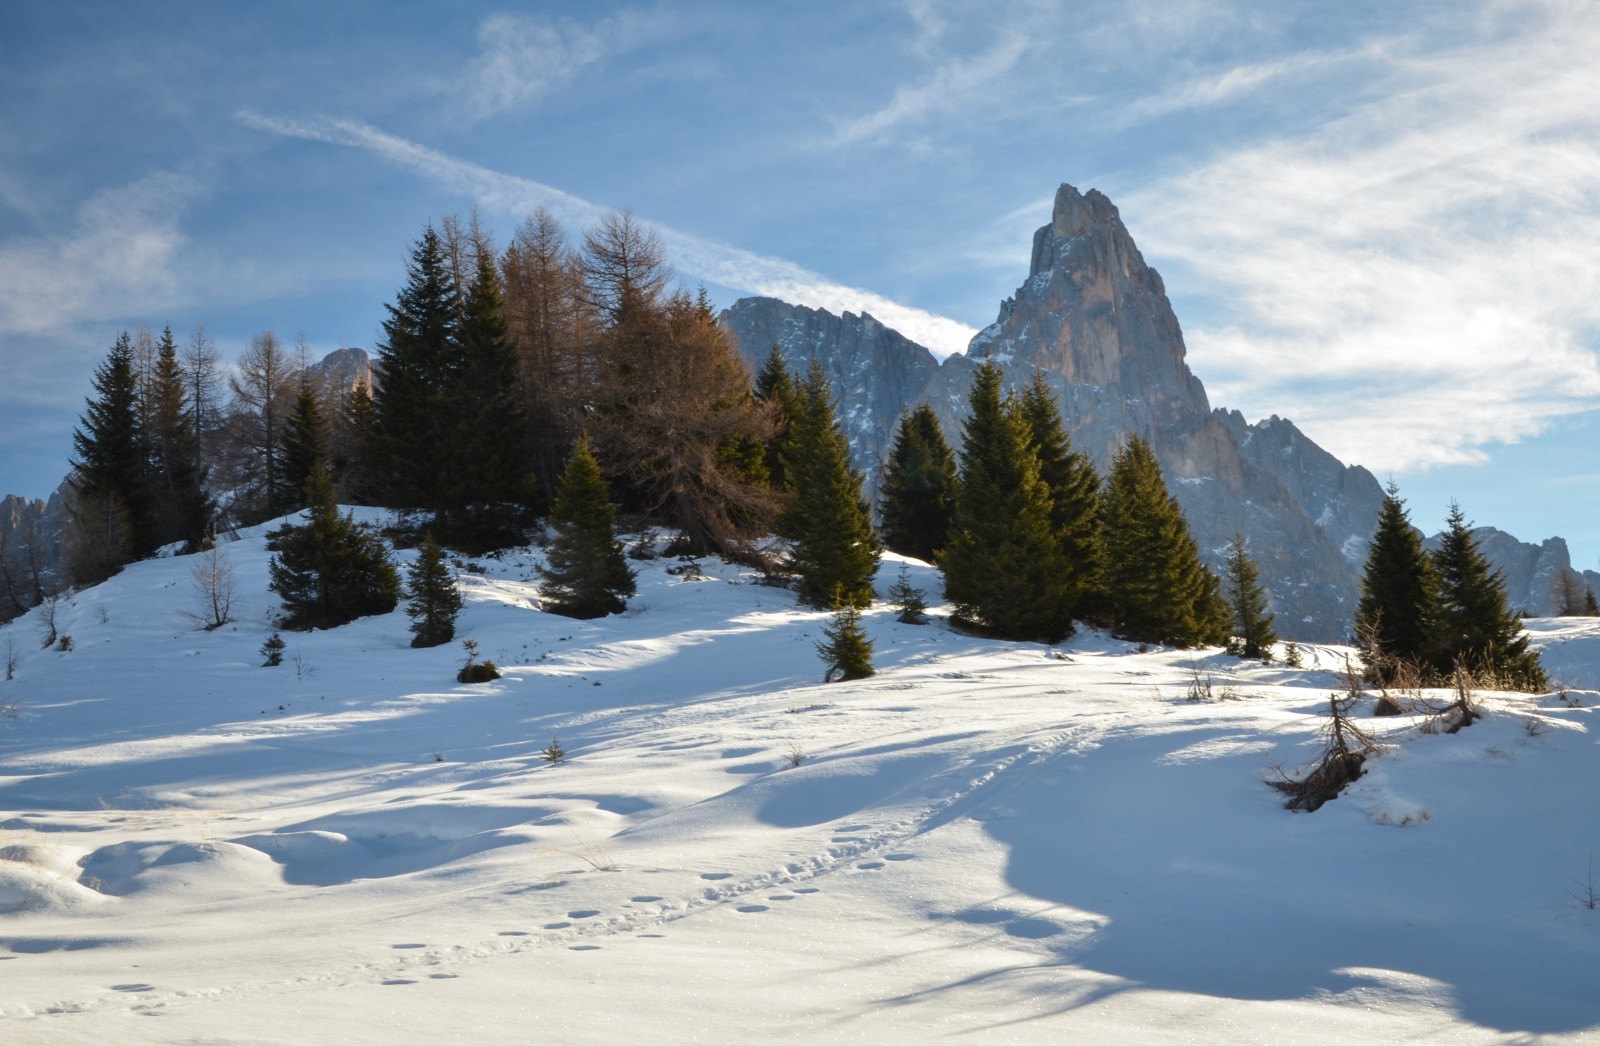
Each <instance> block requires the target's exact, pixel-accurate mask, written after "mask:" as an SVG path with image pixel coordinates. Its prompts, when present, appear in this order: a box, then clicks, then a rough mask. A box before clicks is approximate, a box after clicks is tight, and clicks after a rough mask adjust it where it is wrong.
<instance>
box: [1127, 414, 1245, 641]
mask: <svg viewBox="0 0 1600 1046" xmlns="http://www.w3.org/2000/svg"><path fill="white" fill-rule="evenodd" d="M1102 512H1103V519H1104V522H1105V535H1106V573H1105V577H1106V592H1107V597H1106V598H1107V601H1108V604H1109V609H1110V613H1111V616H1112V620H1113V621H1114V623H1115V627H1116V629H1117V631H1118V632H1119V633H1120V634H1121V635H1123V636H1124V637H1126V638H1128V639H1132V640H1136V641H1138V642H1143V643H1171V644H1175V645H1177V646H1199V645H1202V644H1207V643H1222V642H1225V641H1226V640H1227V637H1228V632H1229V624H1228V608H1227V603H1226V602H1225V601H1224V600H1223V599H1222V595H1221V586H1220V583H1219V582H1218V581H1217V578H1216V575H1214V574H1212V573H1211V571H1209V570H1207V569H1206V568H1205V566H1204V565H1203V564H1201V562H1200V550H1199V548H1198V547H1197V546H1196V545H1195V543H1194V538H1193V537H1191V536H1190V534H1189V524H1188V521H1187V520H1186V519H1184V515H1183V510H1182V509H1181V508H1179V506H1178V502H1177V500H1176V499H1175V498H1173V497H1172V495H1171V494H1169V493H1168V492H1167V486H1166V480H1165V479H1164V478H1163V477H1162V474H1161V466H1160V465H1159V464H1158V463H1157V462H1156V458H1155V454H1154V453H1153V452H1152V451H1151V449H1150V445H1149V444H1148V443H1146V442H1145V441H1144V440H1143V439H1142V438H1140V437H1139V436H1130V437H1129V438H1128V442H1127V443H1126V444H1125V445H1124V446H1123V448H1122V449H1121V450H1120V451H1118V453H1117V456H1116V458H1115V459H1114V460H1113V461H1112V464H1111V475H1110V477H1109V478H1108V480H1107V483H1106V489H1105V495H1104V501H1103V508H1102Z"/></svg>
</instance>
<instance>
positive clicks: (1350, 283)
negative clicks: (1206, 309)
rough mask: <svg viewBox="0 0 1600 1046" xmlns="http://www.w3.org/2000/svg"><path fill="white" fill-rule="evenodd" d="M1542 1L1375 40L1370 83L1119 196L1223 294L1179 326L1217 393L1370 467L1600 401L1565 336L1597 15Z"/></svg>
mask: <svg viewBox="0 0 1600 1046" xmlns="http://www.w3.org/2000/svg"><path fill="white" fill-rule="evenodd" d="M1544 13H1546V14H1548V16H1549V17H1548V18H1541V19H1538V20H1537V22H1536V24H1532V25H1525V26H1524V27H1522V28H1520V29H1519V30H1517V31H1514V32H1507V33H1505V35H1499V36H1494V37H1492V38H1490V39H1487V40H1482V41H1479V42H1476V43H1474V44H1471V45H1465V46H1460V47H1457V48H1454V49H1451V50H1437V51H1433V52H1418V51H1415V50H1413V51H1411V52H1410V53H1405V52H1403V51H1402V50H1401V49H1400V48H1398V47H1396V48H1393V49H1390V50H1387V51H1384V52H1382V53H1384V54H1385V59H1384V60H1385V64H1386V68H1387V75H1388V76H1389V77H1390V78H1392V80H1393V82H1394V83H1395V84H1396V85H1397V87H1396V89H1394V90H1390V91H1388V92H1387V93H1386V94H1385V95H1384V96H1383V97H1382V98H1380V99H1378V100H1376V101H1372V102H1369V103H1367V104H1364V105H1361V106H1359V107H1355V108H1353V109H1351V110H1350V111H1349V112H1347V113H1346V114H1345V115H1343V116H1342V117H1340V118H1339V119H1337V120H1334V121H1332V122H1330V123H1327V124H1325V125H1323V126H1320V127H1315V128H1312V129H1310V130H1309V131H1306V132H1305V133H1302V134H1300V135H1299V136H1297V137H1281V138H1276V139H1272V140H1268V141H1265V142H1262V143H1259V144H1256V145H1253V146H1251V147H1249V148H1245V149H1241V150H1238V151H1235V152H1231V153H1227V154H1225V155H1221V156H1218V157H1216V158H1214V159H1212V160H1211V161H1210V162H1207V163H1205V164H1203V165H1201V166H1199V167H1197V168H1195V169H1193V170H1190V171H1188V172H1186V173H1183V174H1181V175H1177V176H1175V177H1172V178H1169V179H1166V180H1164V181H1161V182H1159V183H1157V184H1154V185H1151V186H1149V187H1147V188H1145V189H1144V190H1142V191H1140V192H1139V193H1137V194H1135V195H1134V196H1132V197H1128V198H1126V199H1125V200H1124V201H1123V210H1124V212H1125V213H1130V214H1137V215H1139V217H1138V219H1137V221H1136V224H1137V227H1138V228H1137V232H1138V234H1139V236H1140V240H1141V243H1142V244H1143V246H1144V248H1145V250H1146V251H1147V252H1148V253H1150V254H1151V255H1153V256H1156V257H1158V258H1159V257H1166V258H1176V259H1180V260H1182V261H1183V262H1185V263H1187V264H1188V266H1189V267H1190V270H1189V273H1187V274H1186V275H1185V277H1184V278H1185V281H1186V282H1187V283H1189V284H1192V286H1193V289H1194V290H1196V291H1198V292H1199V294H1200V295H1202V296H1204V297H1206V298H1208V299H1210V300H1211V301H1212V302H1219V303H1226V305H1225V306H1224V308H1223V311H1224V312H1225V313H1226V316H1225V317H1224V318H1223V319H1222V320H1221V321H1220V322H1217V321H1212V322H1202V323H1198V324H1197V323H1194V322H1193V321H1191V322H1190V323H1189V324H1188V327H1189V331H1190V344H1191V347H1192V349H1193V354H1194V359H1195V362H1196V365H1197V369H1199V370H1200V371H1201V372H1202V376H1203V377H1205V378H1206V379H1207V380H1208V383H1209V384H1210V386H1211V389H1212V391H1213V399H1214V400H1216V401H1218V402H1222V403H1227V404H1229V405H1230V406H1239V407H1242V408H1245V409H1247V410H1250V411H1252V412H1256V413H1261V414H1264V413H1267V412H1273V413H1278V414H1283V415H1287V416H1290V417H1293V418H1294V419H1295V420H1296V422H1297V423H1300V424H1301V425H1302V427H1304V428H1305V429H1306V430H1307V431H1308V433H1310V434H1311V435H1312V436H1313V437H1314V438H1315V439H1317V440H1318V441H1319V442H1321V443H1323V444H1324V445H1325V446H1327V447H1328V448H1329V449H1330V450H1332V451H1333V452H1334V453H1336V454H1338V455H1339V456H1341V457H1343V458H1344V459H1345V460H1356V461H1361V462H1362V463H1364V464H1367V465H1369V466H1371V467H1374V468H1378V469H1380V470H1381V469H1404V468H1412V467H1417V466H1426V465H1435V464H1447V463H1454V462H1472V461H1479V460H1482V459H1483V458H1484V449H1483V448H1484V447H1485V446H1487V445H1489V444H1491V443H1495V442H1514V441H1516V440H1518V439H1522V438H1525V437H1527V436H1530V435H1533V434H1535V433H1537V432H1539V431H1542V430H1543V429H1545V428H1546V427H1548V426H1549V425H1550V424H1551V423H1552V422H1553V421H1554V420H1556V419H1557V418H1559V417H1561V416H1563V415H1566V414H1571V413H1575V412H1579V411H1585V410H1593V409H1595V408H1596V407H1600V358H1597V354H1596V351H1595V349H1596V346H1595V345H1594V344H1593V343H1592V341H1591V342H1590V343H1588V344H1585V343H1583V341H1582V339H1583V337H1585V334H1584V332H1585V331H1587V332H1588V335H1587V336H1588V337H1590V338H1591V339H1592V337H1593V332H1594V331H1595V330H1596V328H1597V327H1600V254H1597V253H1596V250H1595V244H1597V243H1600V208H1597V206H1596V205H1597V204H1600V109H1597V108H1596V106H1595V104H1594V91H1595V80H1594V76H1593V73H1592V65H1591V62H1592V57H1591V56H1592V55H1593V54H1594V53H1595V50H1596V48H1600V17H1596V15H1595V14H1593V13H1591V10H1590V9H1587V8H1583V9H1579V8H1570V9H1555V8H1551V9H1547V10H1546V11H1545V12H1544ZM1371 53H1373V54H1378V53H1380V52H1379V51H1377V50H1375V51H1373V52H1371ZM1290 61H1292V60H1290ZM1280 64H1281V63H1280ZM1273 79H1274V77H1273V76H1257V75H1255V74H1246V75H1245V76H1243V77H1242V78H1241V79H1240V80H1238V81H1235V83H1237V84H1244V85H1248V83H1249V82H1250V81H1252V80H1254V82H1255V83H1258V84H1260V85H1266V84H1269V83H1271V82H1272V81H1273ZM1208 89H1209V90H1212V91H1215V90H1217V88H1216V87H1215V82H1213V86H1212V87H1211V88H1202V89H1198V90H1197V91H1195V92H1194V93H1193V94H1192V97H1194V98H1202V97H1204V95H1205V93H1206V90H1208ZM1208 319H1209V318H1208ZM1218 372H1220V375H1221V378H1222V380H1220V381H1219V380H1217V376H1218Z"/></svg>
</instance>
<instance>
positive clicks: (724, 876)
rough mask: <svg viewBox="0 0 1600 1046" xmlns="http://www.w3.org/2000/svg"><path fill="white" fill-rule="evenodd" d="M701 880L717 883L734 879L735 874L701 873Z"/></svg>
mask: <svg viewBox="0 0 1600 1046" xmlns="http://www.w3.org/2000/svg"><path fill="white" fill-rule="evenodd" d="M700 878H702V879H710V880H711V881H713V882H715V881H717V880H719V879H732V878H733V873H732V872H701V873H700Z"/></svg>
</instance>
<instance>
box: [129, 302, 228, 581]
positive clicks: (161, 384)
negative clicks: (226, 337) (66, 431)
mask: <svg viewBox="0 0 1600 1046" xmlns="http://www.w3.org/2000/svg"><path fill="white" fill-rule="evenodd" d="M146 390H147V391H146V395H147V396H148V397H149V398H150V400H151V402H150V403H149V404H148V406H147V409H146V410H145V411H144V414H145V416H146V417H147V418H149V429H148V432H147V433H146V438H145V440H144V444H145V448H146V453H147V454H148V456H149V464H148V468H149V483H150V489H151V497H152V502H153V505H152V510H153V513H154V524H155V527H156V531H157V538H156V539H157V541H158V543H160V544H167V543H168V542H171V541H182V542H183V543H184V547H185V550H186V551H189V552H193V551H197V550H199V549H201V548H203V547H205V546H206V544H207V543H208V541H209V538H208V533H209V531H210V528H211V517H212V515H213V513H214V512H215V505H214V504H213V503H212V500H211V497H210V495H209V494H207V493H206V490H205V479H206V468H205V465H204V464H203V463H202V462H201V460H200V457H199V454H198V453H197V446H196V442H195V436H194V430H195V427H196V425H197V424H198V418H197V417H196V413H197V412H195V411H193V410H192V409H191V408H190V407H189V405H188V403H187V400H188V387H187V381H186V379H185V375H184V373H183V368H182V365H181V364H180V363H179V362H178V346H177V344H176V343H175V342H174V341H173V338H172V328H171V327H168V328H166V329H165V330H163V331H162V332H161V340H160V341H159V342H158V343H157V346H156V360H155V366H154V370H153V373H152V374H151V376H150V380H149V381H147V382H146Z"/></svg>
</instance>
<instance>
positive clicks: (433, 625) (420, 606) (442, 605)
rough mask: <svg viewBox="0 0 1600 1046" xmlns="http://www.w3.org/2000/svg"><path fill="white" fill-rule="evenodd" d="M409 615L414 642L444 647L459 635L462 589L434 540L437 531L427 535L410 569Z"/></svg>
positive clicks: (407, 582)
mask: <svg viewBox="0 0 1600 1046" xmlns="http://www.w3.org/2000/svg"><path fill="white" fill-rule="evenodd" d="M406 588H407V589H409V590H410V593H411V597H410V599H408V600H407V601H406V614H407V615H408V616H409V617H410V618H411V632H412V638H411V645H412V646H414V647H429V646H443V645H444V644H445V643H448V642H450V641H451V640H452V639H454V638H455V637H456V615H458V614H460V613H461V591H460V589H458V588H457V587H456V579H455V578H454V577H452V576H451V574H450V568H449V566H448V565H446V563H445V561H444V552H443V551H442V550H441V549H440V548H439V543H438V542H436V541H434V540H433V532H432V531H429V532H428V533H427V534H425V535H424V536H423V539H422V547H421V548H419V549H418V550H417V558H416V560H415V561H414V562H413V563H412V564H411V567H410V568H409V569H408V570H407V571H406Z"/></svg>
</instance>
